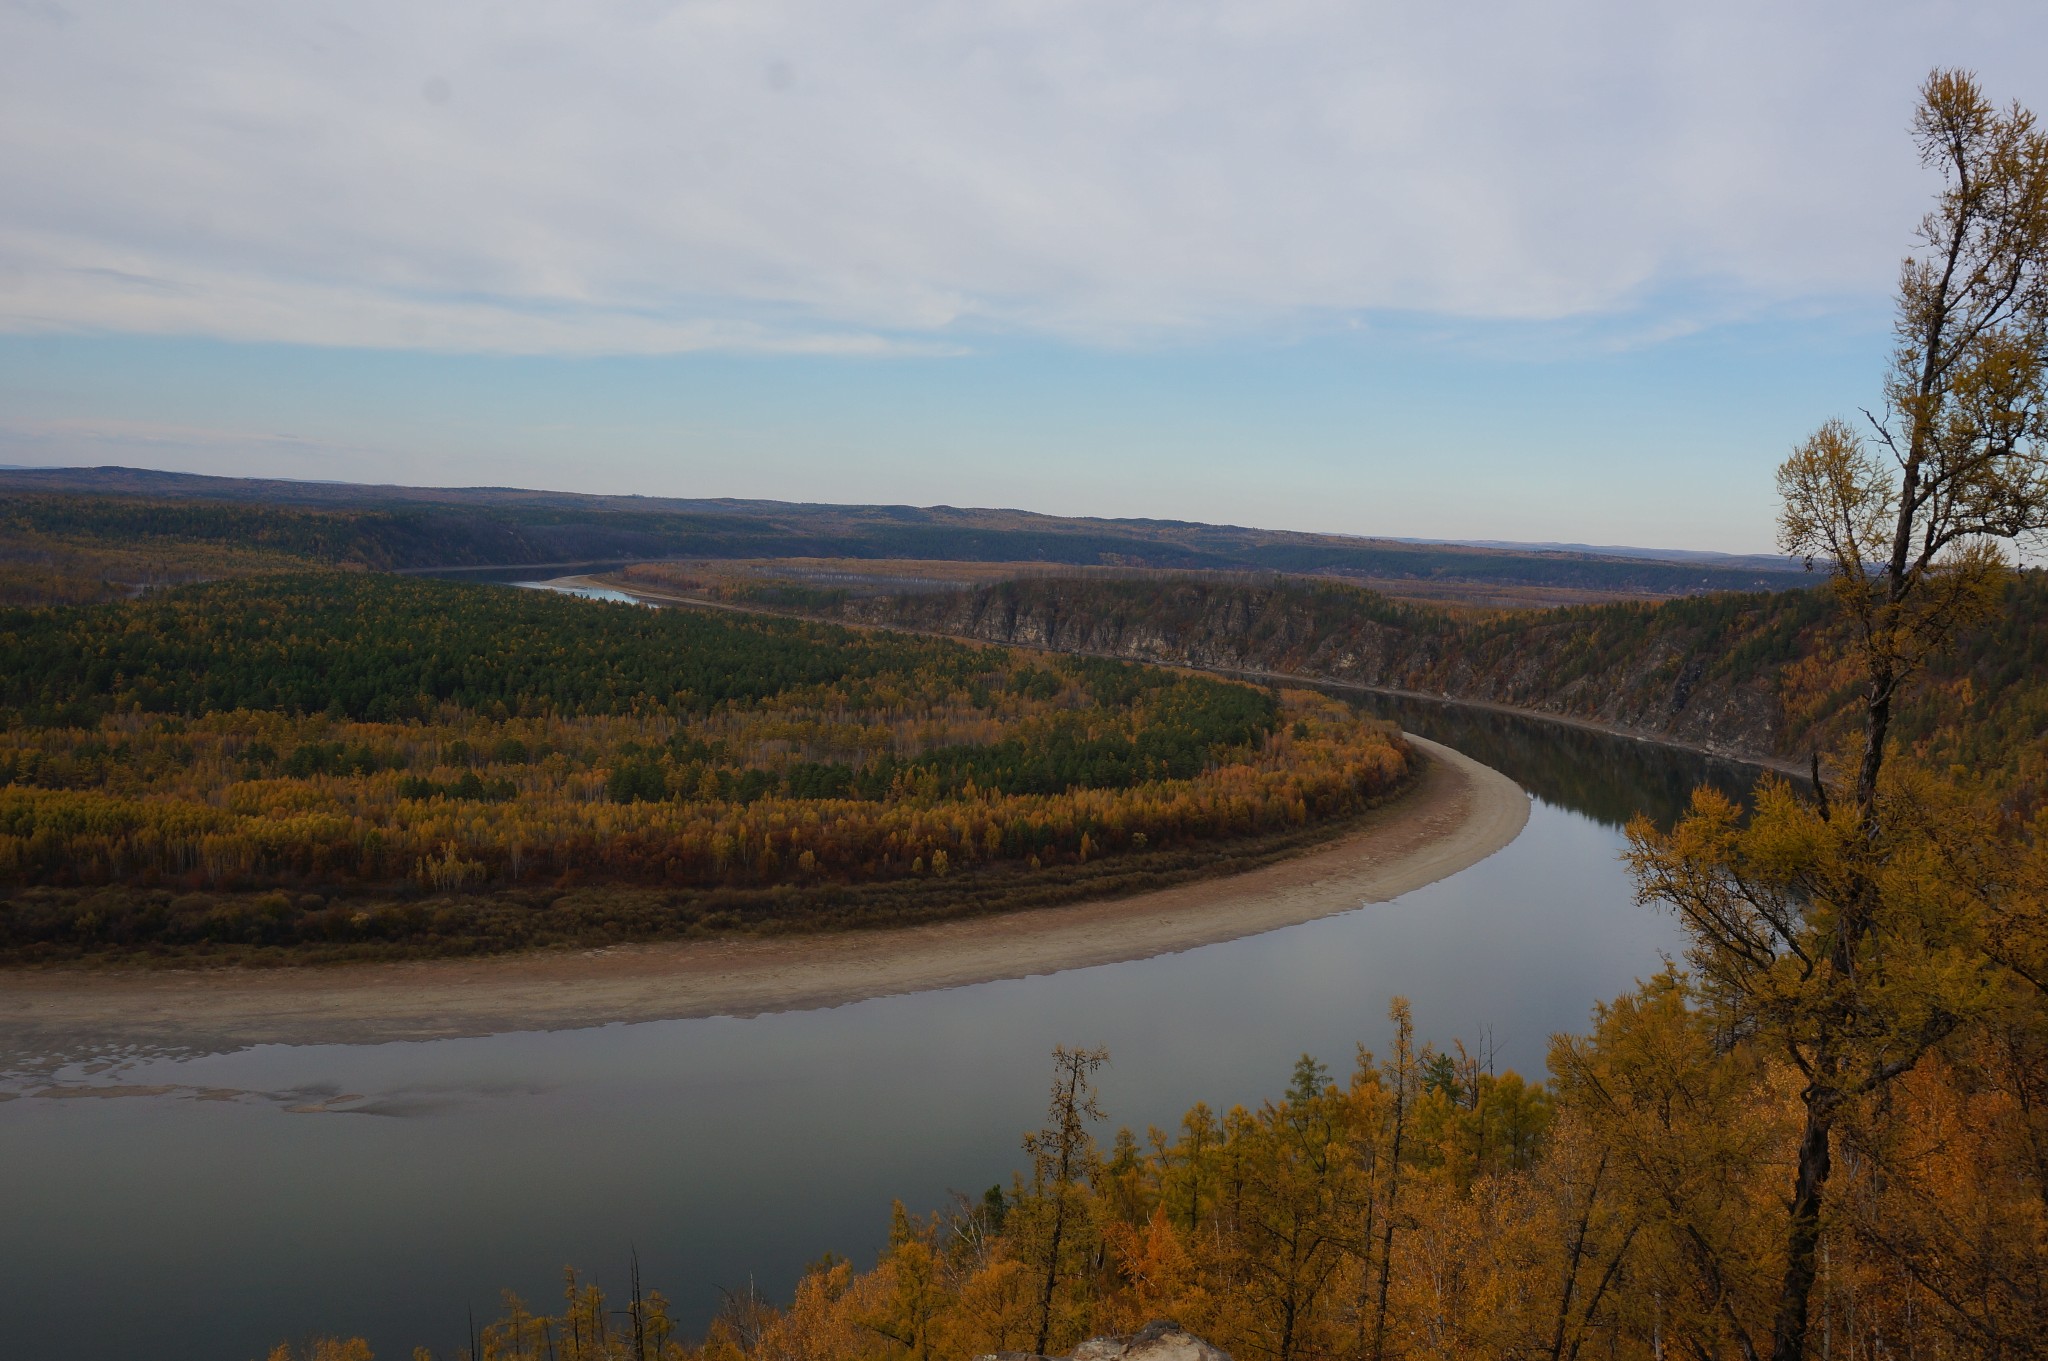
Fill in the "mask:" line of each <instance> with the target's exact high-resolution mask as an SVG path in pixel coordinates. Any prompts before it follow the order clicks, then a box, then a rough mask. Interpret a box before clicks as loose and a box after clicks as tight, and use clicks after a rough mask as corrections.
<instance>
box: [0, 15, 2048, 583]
mask: <svg viewBox="0 0 2048 1361" xmlns="http://www.w3.org/2000/svg"><path fill="white" fill-rule="evenodd" d="M2044 9H2048V7H2041V6H2038V5H2035V4H2018V3H1987V4H1969V3H1952V4H1927V3H1919V4H1889V3H1882V2H1880V3H1869V4H1832V3H1814V4H1805V5H1790V6H1788V5H1782V4H1781V5H1764V4H1744V3H1730V4H1727V5H1722V6H1716V7H1712V8H1711V10H1708V9H1707V8H1705V7H1698V6H1691V7H1681V6H1676V5H1642V4H1639V3H1637V4H1624V3H1618V2H1617V3H1597V2H1589V0H1560V2H1559V3H1556V4H1551V5H1546V6H1542V7H1537V6H1528V5H1490V4H1484V3H1480V4H1474V5H1469V6H1462V7H1458V8H1457V9H1456V10H1451V9H1443V10H1441V11H1439V10H1436V9H1432V8H1430V7H1416V6H1399V7H1396V6H1379V5H1373V4H1365V3H1356V2H1354V3H1337V2H1336V0H1266V2H1265V3H1261V4H1256V5H1253V4H1220V3H1216V4H1211V3H1202V0H1184V2H1182V3H1176V4H1172V5H1163V4H1157V3H1135V0H1133V2H1130V3H1120V2H1119V0H1090V2H1089V3H1081V2H1080V0H1074V2H1073V3H1066V2H1064V0H985V3H979V4H973V5H967V4H948V3H940V2H938V0H915V2H914V0H836V2H835V3H832V4H824V3H816V4H803V3H777V2H776V0H747V2H745V3H741V2H739V0H733V2H732V3H726V2H725V0H704V2H702V3H687V2H684V3H656V2H655V0H617V2H616V3H613V2H611V0H600V2H599V3H593V4H590V5H587V6H579V7H560V6H552V5H543V4H539V3H532V4H527V3H502V2H501V3H490V4H485V3H476V4H470V3H447V4H437V5H419V4H398V3H395V2H392V3H386V0H362V3H356V4H351V5H347V6H340V5H324V4H320V3H308V4H303V5H295V6H291V7H285V8H280V9H255V10H250V9H246V8H245V7H242V6H238V5H232V4H227V3H218V4H216V3H212V2H211V0H183V2H181V3H178V4H171V5H165V4H162V3H154V4H142V3H123V2H122V0H109V2H108V3H104V4H87V3H70V2H69V0H64V2H63V3H57V2H55V0H0V462H12V463H30V464H53V463H100V462H118V463H126V464H132V465H139V466H151V467H165V468H180V469H189V470H193V471H202V472H220V473H236V474H253V475H267V476H282V477H326V478H342V479H348V480H365V481H397V482H406V483H414V484H474V483H497V484H514V485H526V486H547V487H559V488H565V489H570V490H589V491H607V492H645V493H649V494H666V495H717V496H765V497H778V498H785V499H811V500H832V501H849V500H862V501H907V502H914V503H919V504H931V503H939V502H944V503H950V504H955V505H1010V506H1021V507H1025V508H1029V509H1035V510H1045V511H1054V512H1060V513H1069V514H1104V515H1156V516H1167V517H1175V518H1189V519H1204V520H1228V521H1234V522H1238V523H1254V524H1261V525H1269V526H1274V527H1286V528H1302V529H1317V530H1335V531H1341V532H1350V533H1368V534H1373V533H1376V534H1404V535H1418V536H1437V537H1468V538H1515V539H1543V540H1577V541H1587V542H1608V543H1615V542H1625V543H1639V544H1641V543H1649V544H1660V545H1668V546H1673V547H1694V548H1724V549H1729V550H1734V551H1754V550H1759V549H1763V548H1766V547H1768V546H1769V540H1770V534H1771V516H1772V503H1771V491H1770V478H1771V470H1772V468H1773V467H1774V466H1775V464H1776V462H1777V461H1778V459H1779V458H1781V457H1782V456H1783V453H1784V451H1785V450H1786V449H1787V448H1788V447H1789V446H1790V445H1791V444H1792V443H1793V442H1794V441H1796V440H1797V439H1798V438H1799V437H1800V436H1801V435H1802V434H1804V433H1805V432H1806V431H1807V430H1809V429H1811V428H1812V427H1813V426H1814V425H1816V424H1817V423H1818V422H1819V421H1820V420H1822V419H1824V418H1825V417H1828V416H1831V415H1837V414H1853V412H1854V410H1855V409H1856V407H1857V406H1859V405H1862V404H1869V403H1873V402H1874V401H1875V400H1876V397H1877V390H1878V381H1879V378H1880V376H1881V371H1882V366H1883V362H1884V356H1885V351H1886V348H1887V345H1888V328H1889V315H1888V293H1889V290H1890V284H1891V281H1892V278H1893V276H1894V273H1895V271H1896V268H1897V261H1898V259H1899V257H1900V256H1901V255H1902V254H1903V253H1904V251H1905V250H1906V249H1908V248H1909V247H1910V246H1911V244H1912V238H1911V228H1912V224H1913V221H1914V219H1915V218H1916V217H1917V216H1918V214H1919V213H1920V211H1922V209H1923V207H1924V204H1925V200H1926V196H1927V194H1928V193H1929V191H1930V190H1931V188H1932V184H1933V182H1932V181H1931V180H1930V179H1929V178H1928V177H1927V176H1926V175H1925V173H1924V172H1922V171H1921V170H1920V168H1919V167H1918V166H1917V165H1916V163H1915V160H1914V156H1913V152H1912V148H1911V146H1910V144H1909V142H1908V139H1907V137H1906V135H1905V131H1904V129H1905V124H1906V120H1907V118H1908V116H1909V114H1910V110H1911V104H1912V99H1913V92H1914V87H1915V85H1916V84H1917V82H1918V80H1919V79H1920V78H1921V77H1922V76H1924V74H1925V72H1926V70H1927V69H1928V68H1929V67H1930V66H1932V65H1935V64H1937V63H1941V64H1959V65H1966V66H1969V67H1972V68H1973V69H1976V70H1978V71H1979V72H1980V73H1981V75H1982V76H1983V78H1984V81H1985V83H1986V85H1987V88H1988V89H1989V90H1990V92H1991V93H1992V94H1993V95H1994V96H1995V97H1999V98H2008V97H2017V98H2020V99H2022V100H2023V101H2025V102H2027V103H2029V104H2030V105H2033V106H2035V107H2042V106H2043V105H2048V88H2043V87H2044V83H2048V77H2044V72H2048V63H2043V62H2042V61H2041V60H2040V57H2041V56H2042V54H2043V53H2044V52H2048V13H2044Z"/></svg>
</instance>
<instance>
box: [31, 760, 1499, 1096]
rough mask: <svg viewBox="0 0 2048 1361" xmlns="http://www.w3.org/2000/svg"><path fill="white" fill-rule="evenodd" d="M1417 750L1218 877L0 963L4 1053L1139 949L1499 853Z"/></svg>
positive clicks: (1254, 930)
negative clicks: (1347, 816)
mask: <svg viewBox="0 0 2048 1361" xmlns="http://www.w3.org/2000/svg"><path fill="white" fill-rule="evenodd" d="M1408 740H1409V741H1410V742H1411V743H1413V744H1414V746H1415V747H1416V749H1417V750H1418V751H1419V752H1421V753H1422V754H1423V755H1424V756H1426V757H1427V758H1428V763H1427V765H1426V766H1425V768H1424V771H1423V774H1422V777H1421V778H1420V779H1419V780H1418V781H1417V782H1416V784H1415V786H1414V787H1413V788H1412V789H1411V790H1410V791H1409V792H1408V793H1407V794H1405V795H1403V796H1402V797H1400V798H1398V799H1396V800H1395V801H1394V802H1393V803H1391V804H1389V805H1387V806H1386V807H1384V808H1380V809H1376V810H1374V811H1373V812H1371V813H1368V814H1367V815H1366V818H1365V820H1364V823H1363V825H1362V826H1361V827H1359V828H1358V829H1357V830H1355V831H1353V832H1351V833H1349V834H1347V835H1345V836H1344V837H1342V838H1340V839H1338V840H1336V841H1333V842H1328V843H1324V844H1322V845H1319V846H1317V847H1315V848H1314V849H1312V850H1308V851H1305V852H1303V853H1301V854H1300V855H1296V856H1292V857H1289V858H1287V859H1285V860H1281V861H1278V862H1277V863H1274V864H1271V865H1266V866H1263V867H1261V868H1259V869H1255V870H1251V871H1249V872H1247V873H1244V874H1239V875H1232V876H1229V877H1226V878H1220V879H1205V880H1200V881H1197V882H1194V883H1189V884H1183V885H1179V886H1176V887H1174V888H1168V889H1160V890H1155V891H1152V892H1147V893H1140V894H1135V895H1131V896H1128V897H1123V898H1109V899H1096V900H1093V901H1087V902H1080V903H1071V904H1067V905H1064V906H1060V907H1047V908H1037V909H1031V910H1027V911H1021V912H1011V913H1004V914H1000V915H996V916H988V917H970V918H961V919H955V920H951V921H944V922H935V923H932V924H929V925H924V926H909V927H885V928H875V929H868V930H854V931H841V932H832V933H819V934H815V935H796V936H776V937H739V938H734V939H730V940H718V941H701V940H698V941H664V942H654V943H650V944H642V945H621V946H612V947H608V948H604V949H590V950H575V951H546V952H539V953H532V954H517V955H501V956H493V957H490V958H486V959H473V960H471V959H465V960H420V961H412V962H406V963H398V964H359V965H348V966H341V967H340V968H337V969H332V970H330V969H320V970H270V971H264V972H261V973H254V972H242V971H231V970H222V969H214V970H200V969H190V970H166V971H163V972H161V973H153V974H150V975H146V976H141V977H136V976H132V975H129V976H117V975H109V974H43V973H33V972H27V971H20V970H10V971H6V972H0V1067H11V1066H14V1064H16V1063H17V1062H19V1061H21V1060H24V1059H28V1058H31V1057H35V1056H44V1057H47V1056H49V1055H54V1054H59V1053H65V1054H75V1053H77V1052H78V1051H79V1050H80V1049H81V1048H82V1047H85V1046H89V1045H95V1046H98V1047H100V1048H102V1049H107V1048H113V1047H117V1046H124V1045H146V1046H151V1047H159V1046H161V1047H174V1048H188V1049H203V1050H207V1051H211V1052H219V1051H223V1050H227V1049H234V1048H241V1047H245V1046H249V1045H256V1044H369V1043H382V1042H388V1041H398V1040H427V1039H447V1038H454V1037H457V1036H472V1035H486V1034H495V1033H502V1032H507V1031H521V1030H570V1029H580V1028H584V1027H589V1026H598V1025H607V1024H612V1023H616V1022H635V1021H654V1020H681V1019H687V1018H695V1017H707V1016H757V1015H763V1014H767V1013H771V1012H782V1011H810V1010H816V1009H821V1008H827V1007H835V1006H842V1005H845V1004H847V1003H850V1002H856V1001H863V1000H866V999H869V998H875V997H886V996H894V995H898V994H904V993H914V992H928V991H935V990H939V989H945V988H956V987H965V986H968V985H971V984H975V983H986V982H993V981H996V980H999V979H1010V978H1023V977H1030V976H1033V975H1037V974H1048V973H1057V972H1062V971H1064V970H1068V969H1078V968H1087V967H1091V966H1094V965H1099V964H1112V963H1121V962H1125V961H1129V960H1137V959H1147V958H1151V957H1153V956H1155V955H1163V954H1174V953H1179V952H1181V951H1184V950H1191V949H1197V948H1199V947H1201V946H1205V945H1215V944H1220V943H1222V942H1225V941H1231V940H1238V939H1242V938H1243V937H1246V936H1254V935H1260V934H1263V933H1265V932H1267V931H1274V930H1278V929H1280V928H1282V927H1287V926H1295V925H1299V924H1301V923H1303V922H1308V921H1313V920H1316V919H1317V918H1320V917H1327V916H1333V915H1335V914H1337V913H1341V912H1348V911H1351V910H1353V909H1355V908H1358V907H1362V906H1364V905H1366V904H1368V903H1375V902H1386V901H1388V900H1390V899H1393V898H1397V897H1400V896H1401V895H1402V894H1405V893H1409V892H1412V891H1414V890H1415V889H1418V888H1421V887H1423V886H1424V885H1426V884H1430V883H1434V882H1436V881H1437V880H1439V879H1445V878H1448V877H1449V876H1451V875H1453V874H1456V873H1457V872H1458V871H1460V870H1463V869H1466V868H1468V867H1469V866H1471V865H1474V864H1477V863H1478V862H1479V861H1481V860H1484V859H1486V858H1487V857H1488V856H1491V855H1492V854H1494V853H1495V852H1496V851H1498V850H1500V849H1502V848H1503V847H1505V846H1506V845H1508V844H1509V843H1510V842H1512V841H1513V840H1514V839H1515V837H1516V836H1518V835H1520V833H1521V831H1522V828H1523V827H1524V826H1525V825H1526V824H1527V822H1528V818H1529V800H1528V796H1527V795H1526V794H1525V793H1524V792H1523V791H1522V789H1521V787H1520V786H1519V785H1517V784H1515V783H1514V782H1513V781H1512V780H1510V779H1508V777H1507V776H1505V775H1502V774H1501V773H1500V772H1498V771H1496V770H1494V769H1492V768H1491V767H1488V766H1484V765H1481V764H1480V763H1479V762H1477V761H1475V760H1473V759H1472V758H1470V757H1468V756H1465V755H1464V754H1462V753H1460V752H1457V751H1454V750H1452V749H1451V748H1449V747H1445V746H1442V745H1440V744H1438V743H1435V742H1431V741H1428V740H1426V739H1424V738H1420V737H1415V736H1413V735H1410V736H1409V739H1408Z"/></svg>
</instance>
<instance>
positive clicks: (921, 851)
mask: <svg viewBox="0 0 2048 1361" xmlns="http://www.w3.org/2000/svg"><path fill="white" fill-rule="evenodd" d="M1409 773H1410V762H1409V758H1408V755H1407V751H1406V748H1405V746H1404V745H1403V744H1402V742H1401V741H1400V739H1399V737H1398V736H1397V735H1396V734H1394V733H1393V732H1392V730H1391V729H1388V728H1386V727H1384V726H1383V725H1379V724H1375V723H1373V722H1371V721H1369V720H1363V719H1360V718H1358V717H1357V716H1356V715H1354V714H1352V713H1351V712H1350V711H1349V710H1348V709H1347V708H1346V707H1345V706H1344V705H1342V704H1339V703H1337V702H1335V701H1332V700H1329V699H1326V698H1322V697H1319V696H1315V695H1312V694H1309V693H1306V692H1299V691H1293V692H1286V693H1281V692H1275V691H1269V690H1267V689H1264V688H1260V687H1254V686H1248V685H1243V684H1236V683H1228V682H1223V681H1218V680H1214V679H1208V678H1203V677H1199V676H1193V675H1187V674H1182V673H1173V672H1167V671H1163V670H1160V669H1158V668H1152V667H1145V666H1139V665H1133V664H1130V663H1123V662H1116V661H1107V660H1099V659H1081V658H1069V659H1058V660H1056V661H1052V662H1048V661H1046V660H1044V659H1040V658H1033V657H1028V656H1024V655H1021V654H1018V653H1015V652H1012V651H1010V650H1007V649H1002V648H996V647H989V646H979V645H966V644H962V643H958V642H953V641H948V640H939V639H929V638H918V637H910V636H903V635H892V634H886V633H861V632H855V631H850V630H846V629H841V628H836V627H830V626H822V625H816V624H808V623H801V622H796V621H789V620H777V619H758V618H735V617H722V616H707V615H704V614H700V613H693V612H687V611H656V610H650V609H645V608H642V607H638V606H630V605H606V604H600V603H596V602H590V601H584V600H577V599H571V598H567V597H564V596H560V595H556V594H553V593H546V592H533V591H519V590H514V589H510V588H506V587H488V586H471V585H461V584H455V583H448V582H440V581H429V580H414V579H405V578H394V577H389V576H378V575H368V574H348V573H326V574H302V575H280V576H265V577H258V578H248V579H241V580H234V581H225V582H216V583H212V584H208V585H200V586H187V587H181V588H176V589H172V590H165V591H160V592H154V593H152V594H150V595H149V596H147V597H144V598H142V599H140V600H136V601H131V602H125V603H118V604H102V605H91V606H77V607H67V608H59V609H13V610H0V882H6V883H9V884H12V885H14V886H15V887H14V890H13V891H12V892H11V893H10V895H9V897H8V898H7V901H6V902H5V904H4V906H0V950H4V951H6V952H7V954H8V956H9V957H11V958H15V959H31V960H32V959H58V958H72V957H77V956H79V955H84V954H102V955H108V954H123V955H137V956H141V955H150V954H161V953H164V952H171V953H180V952H182V953H192V952H201V953H213V954H219V955H223V956H231V957H261V956H265V955H269V954H276V953H278V952H292V951H298V952H301V953H305V952H311V953H313V954H317V955H320V956H323V957H338V956H350V957H359V956H366V955H376V954H390V953H409V952H417V951H439V952H447V951H457V950H459V951H469V950H478V949H499V948H507V947H510V946H514V945H523V944H535V943H546V942H550V941H567V940H593V939H595V940H607V939H626V938H632V937H636V936H647V935H661V934H677V933H687V932H691V931H708V930H721V929H752V930H781V929H791V928H796V927H804V926H822V925H849V924H864V923H871V922H878V921H896V920H920V919H926V918H928V917H930V916H932V915H936V914H945V913H948V912H951V913H958V912H970V911H986V910H991V909H993V908H995V907H999V906H1005V905H1010V906H1016V905H1029V904H1032V903H1038V902H1048V901H1057V900H1059V899H1060V898H1061V897H1062V896H1067V897H1071V896H1077V895H1080V894H1084V893H1091V892H1115V891H1127V890H1128V889H1130V888H1132V887H1135V886H1137V885H1139V884H1141V883H1144V882H1147V881H1148V880H1150V881H1156V882H1171V881H1172V880H1173V879H1174V878H1176V877H1178V876H1185V875H1187V874H1189V873H1194V872H1198V871H1200V870H1201V869H1203V868H1205V867H1207V868H1222V867H1241V866H1243V865H1246V864H1249V863H1256V861H1257V859H1258V858H1259V857H1261V856H1269V855H1272V854H1278V853H1281V852H1283V851H1284V850H1286V849H1287V848H1288V847H1290V846H1292V845H1295V844H1298V843H1300V842H1301V841H1302V840H1303V839H1304V838H1313V837H1315V836H1317V835H1320V834H1321V833H1320V832H1319V830H1318V829H1319V828H1321V827H1324V826H1326V825H1329V824H1332V823H1335V822H1338V821H1341V820H1342V819H1343V818H1345V817H1346V816H1348V815H1351V814H1355V813H1357V812H1359V811H1362V810H1363V809H1365V808H1367V807H1369V806H1371V805H1372V804H1373V803H1375V802H1377V801H1378V800H1380V799H1382V798H1384V797H1385V796H1387V795H1388V794H1390V793H1391V792H1393V791H1394V790H1396V789H1397V788H1399V787H1400V786H1401V785H1402V783H1403V782H1404V781H1405V780H1406V779H1407V778H1408V775H1409Z"/></svg>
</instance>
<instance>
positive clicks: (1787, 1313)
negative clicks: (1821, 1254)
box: [1771, 1091, 1835, 1361]
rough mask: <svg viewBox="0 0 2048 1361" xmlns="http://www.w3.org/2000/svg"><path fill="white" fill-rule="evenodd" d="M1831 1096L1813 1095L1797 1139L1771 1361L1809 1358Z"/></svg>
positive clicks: (1809, 1096) (1831, 1121) (1827, 1165)
mask: <svg viewBox="0 0 2048 1361" xmlns="http://www.w3.org/2000/svg"><path fill="white" fill-rule="evenodd" d="M1834 1124H1835V1101H1834V1097H1833V1094H1832V1093H1830V1092H1825V1091H1809V1092H1808V1094H1807V1096H1806V1129H1805V1132H1804V1133H1803V1134H1801V1135H1800V1138H1799V1171H1798V1175H1797V1176H1796V1177H1795V1178H1794V1179H1793V1183H1792V1223H1791V1228H1790V1231H1789V1233H1788V1234H1787V1236H1786V1239H1787V1241H1786V1252H1785V1280H1784V1284H1783V1286H1782V1287H1781V1288H1780V1289H1779V1291H1778V1314H1777V1318H1776V1319H1775V1320H1774V1321H1773V1323H1772V1328H1771V1361H1802V1359H1803V1358H1804V1357H1805V1355H1806V1319H1807V1311H1808V1305H1809V1304H1810V1302H1811V1301H1812V1298H1813V1282H1814V1275H1815V1262H1816V1258H1817V1254H1818V1249H1819V1246H1820V1207H1821V1194H1822V1191H1823V1190H1824V1188H1825V1187H1826V1186H1827V1181H1828V1172H1829V1171H1830V1169H1831V1166H1832V1163H1831V1160H1830V1157H1829V1144H1830V1142H1831V1138H1832V1135H1833V1133H1834Z"/></svg>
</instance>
